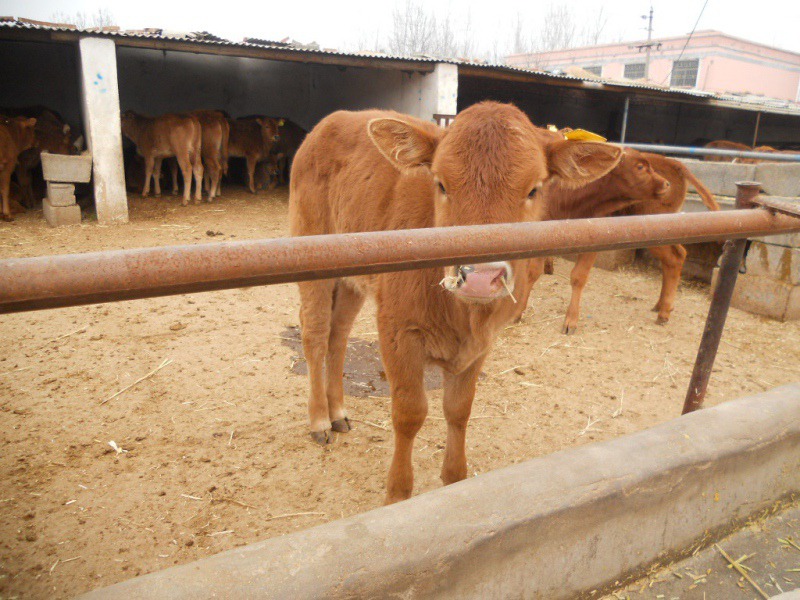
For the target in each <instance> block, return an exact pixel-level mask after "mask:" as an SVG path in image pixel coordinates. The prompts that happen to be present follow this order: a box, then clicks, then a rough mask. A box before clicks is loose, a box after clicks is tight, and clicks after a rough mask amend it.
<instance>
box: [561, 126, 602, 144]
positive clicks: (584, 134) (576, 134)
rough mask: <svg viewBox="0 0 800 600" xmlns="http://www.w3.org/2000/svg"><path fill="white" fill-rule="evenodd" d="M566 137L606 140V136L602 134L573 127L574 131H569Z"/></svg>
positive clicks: (581, 139)
mask: <svg viewBox="0 0 800 600" xmlns="http://www.w3.org/2000/svg"><path fill="white" fill-rule="evenodd" d="M564 137H565V138H566V139H568V140H579V141H582V142H605V141H606V138H604V137H603V136H602V135H597V134H596V133H592V132H591V131H586V130H585V129H573V130H572V131H568V132H567V133H565V134H564Z"/></svg>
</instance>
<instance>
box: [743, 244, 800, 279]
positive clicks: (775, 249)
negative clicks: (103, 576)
mask: <svg viewBox="0 0 800 600" xmlns="http://www.w3.org/2000/svg"><path fill="white" fill-rule="evenodd" d="M745 266H746V267H747V274H748V275H760V276H762V277H770V278H772V279H776V280H778V281H783V282H784V283H789V284H791V285H800V249H798V248H787V247H786V246H775V245H773V244H765V243H764V242H752V243H751V244H750V249H749V250H748V251H747V258H746V259H745Z"/></svg>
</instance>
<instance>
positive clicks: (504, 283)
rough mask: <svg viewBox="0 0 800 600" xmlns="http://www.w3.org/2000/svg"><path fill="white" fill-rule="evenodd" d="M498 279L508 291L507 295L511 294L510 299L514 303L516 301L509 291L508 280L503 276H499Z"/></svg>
mask: <svg viewBox="0 0 800 600" xmlns="http://www.w3.org/2000/svg"><path fill="white" fill-rule="evenodd" d="M500 281H501V282H502V284H503V287H504V288H506V291H507V292H508V295H509V296H511V299H512V300H513V301H514V304H516V303H517V299H516V298H514V294H513V292H512V291H511V288H510V287H508V282H507V281H506V278H505V277H501V278H500Z"/></svg>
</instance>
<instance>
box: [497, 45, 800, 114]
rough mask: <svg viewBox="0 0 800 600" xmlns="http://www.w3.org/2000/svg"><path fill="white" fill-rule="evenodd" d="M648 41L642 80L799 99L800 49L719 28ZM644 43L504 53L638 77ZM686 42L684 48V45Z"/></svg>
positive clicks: (531, 62) (527, 64)
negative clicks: (775, 45)
mask: <svg viewBox="0 0 800 600" xmlns="http://www.w3.org/2000/svg"><path fill="white" fill-rule="evenodd" d="M687 39H688V36H682V37H672V38H662V39H654V40H652V42H651V43H652V44H653V46H652V49H651V51H650V68H649V74H648V75H649V76H648V77H647V79H648V80H649V83H651V84H655V85H663V86H672V87H681V88H695V89H698V90H703V91H708V92H716V93H734V94H752V95H757V96H766V97H769V98H779V99H781V100H789V101H794V102H798V101H800V54H798V53H795V52H789V51H787V50H780V49H778V48H773V47H771V46H765V45H763V44H757V43H755V42H749V41H747V40H743V39H740V38H736V37H733V36H730V35H727V34H724V33H721V32H719V31H710V30H709V31H698V32H695V34H694V35H693V36H692V37H691V39H689V42H688V44H687ZM644 43H645V42H627V43H619V44H602V45H599V46H587V47H584V48H572V49H569V50H558V51H553V52H540V53H536V54H513V55H511V56H508V57H506V63H507V64H508V65H509V66H514V67H521V68H529V69H537V70H547V71H555V70H560V71H564V72H568V70H569V69H570V67H572V68H574V67H580V68H582V69H584V70H585V71H589V72H590V73H592V74H594V75H596V76H598V77H601V78H603V79H616V80H621V79H631V80H643V79H644V71H645V51H644V50H643V49H640V46H642V44H644ZM684 46H685V49H684Z"/></svg>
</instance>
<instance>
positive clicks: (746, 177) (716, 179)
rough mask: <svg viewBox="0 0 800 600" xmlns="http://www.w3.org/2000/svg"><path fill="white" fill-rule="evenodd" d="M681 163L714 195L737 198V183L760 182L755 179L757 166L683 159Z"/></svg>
mask: <svg viewBox="0 0 800 600" xmlns="http://www.w3.org/2000/svg"><path fill="white" fill-rule="evenodd" d="M681 162H682V163H684V164H685V165H686V166H687V167H689V170H690V171H691V172H692V173H694V174H695V176H697V178H698V179H699V180H700V181H702V182H703V183H704V184H705V185H706V187H707V188H708V189H709V190H711V193H712V194H714V195H718V194H719V195H722V196H736V182H737V181H760V180H756V179H754V177H755V176H756V165H747V164H738V163H726V162H713V161H706V160H695V159H681ZM762 183H763V182H762ZM770 193H774V192H770Z"/></svg>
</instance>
